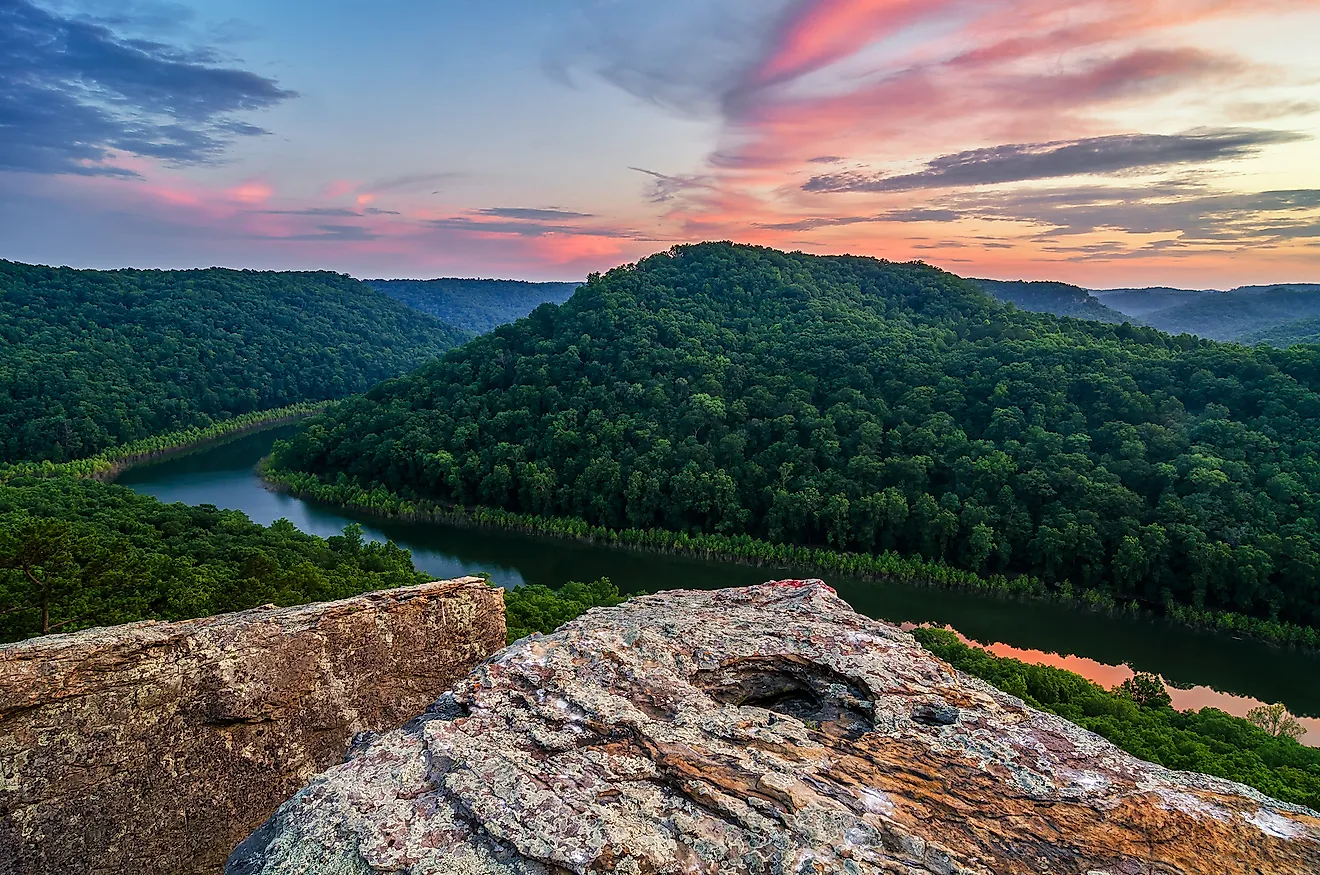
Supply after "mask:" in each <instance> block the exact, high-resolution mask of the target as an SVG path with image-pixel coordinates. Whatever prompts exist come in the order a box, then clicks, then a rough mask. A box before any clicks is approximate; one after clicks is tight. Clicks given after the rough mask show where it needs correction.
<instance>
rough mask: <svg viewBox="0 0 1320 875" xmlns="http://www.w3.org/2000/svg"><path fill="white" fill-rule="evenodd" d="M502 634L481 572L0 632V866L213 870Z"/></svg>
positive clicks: (498, 608) (139, 874)
mask: <svg viewBox="0 0 1320 875" xmlns="http://www.w3.org/2000/svg"><path fill="white" fill-rule="evenodd" d="M503 644H504V608H503V602H502V595H501V592H500V591H499V590H495V589H492V588H490V587H489V586H487V585H486V584H485V583H484V582H482V581H481V580H479V579H477V578H464V579H461V580H453V581H443V582H438V583H431V584H426V585H424V586H417V587H411V588H407V589H398V590H388V591H385V592H377V593H371V594H369V595H364V596H361V597H358V598H351V599H346V600H343V601H338V602H330V603H323V604H313V605H306V606H303V607H297V608H285V609H278V608H273V607H272V608H262V609H257V610H252V611H244V612H242V613H236V614H227V615H224V616H219V617H209V618H207V619H203V620H193V621H189V622H183V623H134V624H131V625H127V626H119V627H114V628H105V629H91V630H88V631H86V632H78V633H75V634H70V635H52V636H48V637H45V638H38V639H34V640H30V641H25V642H22V643H19V644H9V645H4V646H0V873H4V875H39V873H62V875H67V873H108V875H149V873H162V875H166V873H168V875H173V873H202V872H206V873H217V872H219V871H220V870H221V868H222V867H223V866H224V861H225V859H226V857H227V856H228V855H229V853H230V851H232V850H233V848H234V846H235V845H236V844H238V842H239V841H241V840H242V839H243V838H244V837H245V836H246V835H248V834H249V833H250V832H251V831H252V830H253V829H254V828H255V827H256V826H258V825H259V824H260V823H261V822H262V821H263V820H265V819H266V818H267V817H269V816H270V814H271V812H273V811H274V810H275V808H276V807H277V806H278V805H279V804H280V803H281V802H283V801H284V800H285V799H287V798H288V797H289V795H290V794H292V793H293V792H294V791H296V790H297V789H298V788H299V787H301V786H302V785H303V784H304V783H306V781H307V779H308V778H310V777H311V776H313V775H315V774H316V773H317V772H319V771H321V770H323V769H325V768H327V767H329V766H331V765H333V764H335V763H337V762H340V761H341V760H342V759H343V757H344V753H345V749H346V747H347V745H348V742H349V740H350V739H351V738H353V736H354V735H355V733H360V732H365V731H368V730H372V729H375V730H380V729H387V728H393V727H397V726H398V725H399V724H400V723H402V722H403V721H405V720H407V719H408V718H409V717H411V716H412V715H414V714H416V713H418V712H419V711H421V710H422V709H423V708H425V707H426V705H427V703H429V702H431V701H434V699H435V698H436V696H438V695H440V694H441V693H442V692H443V691H444V690H446V689H447V688H448V687H449V686H450V685H451V684H453V683H454V681H455V680H457V679H459V678H462V677H463V676H464V675H466V674H467V673H468V672H469V671H470V670H471V669H472V667H473V666H474V665H476V664H477V663H478V662H480V661H481V660H482V659H484V658H485V657H486V656H488V655H489V654H490V653H492V652H493V651H495V650H496V649H498V648H499V647H501V646H503Z"/></svg>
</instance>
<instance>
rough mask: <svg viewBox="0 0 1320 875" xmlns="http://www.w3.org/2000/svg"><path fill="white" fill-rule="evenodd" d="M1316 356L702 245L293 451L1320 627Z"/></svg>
mask: <svg viewBox="0 0 1320 875" xmlns="http://www.w3.org/2000/svg"><path fill="white" fill-rule="evenodd" d="M1318 390H1320V348H1315V347H1294V348H1292V349H1288V350H1275V349H1269V348H1267V347H1263V346H1262V347H1256V348H1247V347H1243V346H1239V345H1232V344H1222V343H1216V342H1212V341H1205V340H1200V339H1198V338H1194V337H1190V336H1180V337H1171V336H1169V335H1166V334H1163V333H1160V332H1158V331H1156V330H1154V329H1150V328H1141V327H1134V326H1132V325H1117V326H1114V325H1105V324H1099V323H1094V322H1081V321H1077V320H1072V319H1063V318H1058V317H1055V316H1051V315H1046V314H1036V313H1029V312H1022V311H1018V310H1014V309H1012V308H1007V307H1005V306H1003V305H1001V304H999V303H997V302H995V301H993V300H992V299H990V298H989V297H987V296H986V295H984V294H983V293H982V292H981V291H980V290H979V289H977V288H975V287H974V286H973V285H971V284H969V283H967V282H964V281H962V280H960V279H958V278H957V277H955V276H953V275H951V274H948V273H945V272H942V271H940V270H937V269H935V268H932V267H928V266H926V265H923V264H919V263H912V264H893V263H888V262H884V261H878V260H875V259H869V258H857V257H829V258H824V257H815V256H808V255H804V254H801V253H793V254H786V253H782V252H776V251H774V250H769V249H763V248H755V247H748V246H734V245H732V244H701V245H693V246H680V247H677V248H675V249H674V250H672V251H670V252H667V253H662V254H660V255H656V256H653V257H651V258H648V259H646V260H644V261H642V262H640V263H639V264H637V265H630V266H627V267H623V268H618V269H616V270H612V271H610V272H609V273H608V274H606V275H604V276H600V275H595V276H593V277H591V278H590V280H589V282H588V283H587V285H586V286H585V287H583V288H582V289H580V290H579V291H578V292H577V293H576V294H575V295H574V296H573V298H571V299H570V300H569V301H568V302H567V303H566V304H564V305H562V306H558V307H556V306H552V305H543V306H541V307H538V308H537V309H536V310H535V311H533V312H532V314H531V315H530V316H529V317H528V318H525V319H522V320H520V321H518V322H516V323H514V324H512V325H506V326H503V327H501V328H498V329H496V330H495V331H494V332H493V333H491V334H489V335H486V336H484V337H481V338H478V339H477V340H475V341H473V342H471V343H469V344H467V345H465V346H463V347H462V348H460V349H457V350H454V351H452V352H450V353H449V354H448V355H446V356H445V357H444V358H443V359H441V360H438V361H435V362H432V363H430V364H428V365H426V366H424V367H423V368H421V369H419V370H418V371H416V372H414V373H413V374H411V375H409V376H407V377H403V378H399V379H395V380H390V381H387V382H385V383H383V384H382V385H380V386H377V387H376V388H374V389H372V390H371V391H370V392H369V393H368V394H367V395H366V396H363V397H360V398H355V399H350V400H349V401H347V402H345V403H344V404H342V405H339V406H338V408H337V409H335V410H334V411H332V412H331V413H330V414H328V415H326V416H322V417H318V418H316V419H313V420H310V421H309V422H308V423H307V424H306V425H305V426H304V427H303V428H302V429H301V430H300V431H299V433H298V434H297V435H296V436H295V437H294V438H293V439H292V440H291V441H290V442H287V443H284V444H281V445H280V446H279V447H277V452H276V458H275V465H276V467H277V468H282V469H285V470H292V471H302V472H309V473H312V474H315V475H318V476H319V477H321V478H322V479H323V480H324V481H326V482H331V483H333V482H349V483H355V484H358V485H360V486H362V487H363V488H375V487H383V488H385V489H387V490H390V491H391V492H393V493H395V494H398V495H401V496H404V497H406V498H409V499H430V500H438V501H448V502H453V503H457V504H462V505H484V506H489V507H496V508H504V509H508V510H512V511H518V512H522V513H531V514H541V515H556V516H568V517H580V518H583V519H585V520H587V521H589V522H591V523H593V524H597V525H604V526H609V527H613V528H619V527H636V528H663V529H669V530H673V531H679V532H692V533H696V532H716V533H730V534H739V533H747V534H750V535H754V536H756V537H758V538H762V539H767V540H770V541H776V542H785V543H792V544H820V545H830V546H833V547H835V548H836V549H840V550H848V551H864V552H873V551H879V550H886V549H889V550H895V551H897V552H901V553H906V554H919V555H921V556H924V557H926V558H928V559H933V560H941V561H944V562H947V563H950V564H953V565H956V566H959V567H962V568H966V569H971V570H975V571H979V572H983V573H1007V574H1015V573H1029V574H1032V575H1035V576H1037V577H1040V578H1041V579H1043V580H1045V581H1046V582H1048V583H1049V584H1050V585H1052V586H1054V587H1056V588H1058V589H1059V590H1061V591H1069V592H1071V591H1085V590H1097V591H1103V592H1105V593H1106V594H1108V595H1109V596H1110V597H1112V598H1114V599H1116V600H1118V601H1120V602H1128V601H1139V602H1145V603H1149V604H1153V605H1159V604H1161V603H1172V602H1178V603H1184V604H1190V605H1194V606H1196V607H1198V608H1207V609H1226V610H1233V611H1237V612H1241V613H1246V614H1250V615H1254V616H1258V617H1265V618H1270V619H1283V620H1289V621H1292V622H1296V623H1301V624H1308V625H1313V626H1314V625H1317V624H1320V529H1318V528H1317V523H1316V508H1317V506H1318V505H1320V502H1317V497H1320V391H1318Z"/></svg>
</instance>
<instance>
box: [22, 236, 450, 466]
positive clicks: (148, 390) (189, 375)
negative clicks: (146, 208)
mask: <svg viewBox="0 0 1320 875" xmlns="http://www.w3.org/2000/svg"><path fill="white" fill-rule="evenodd" d="M460 339H461V335H460V334H459V333H458V332H456V331H454V330H453V329H452V328H450V327H448V326H446V325H444V324H442V323H441V322H440V321H439V320H437V319H435V318H433V317H431V316H428V315H426V314H423V313H418V312H416V311H413V310H410V309H408V308H407V307H405V306H404V305H402V304H400V303H398V302H396V301H393V300H391V299H390V298H388V297H386V296H385V295H383V294H380V293H379V292H376V291H374V290H372V289H371V288H370V287H368V286H367V285H365V284H363V283H360V282H358V281H357V280H354V279H352V278H350V277H347V276H343V275H341V274H335V273H327V272H320V273H272V272H258V271H247V270H244V271H237V270H220V269H214V268H213V269H210V270H186V271H167V270H114V271H97V270H72V269H69V268H51V267H41V266H37V265H27V264H17V263H14V262H10V261H0V462H12V461H18V460H24V459H28V460H38V461H39V460H46V459H49V460H51V461H55V462H62V461H67V460H70V459H77V458H85V457H87V456H91V455H95V454H96V453H98V452H100V451H101V450H104V449H106V448H107V447H111V446H114V445H117V444H123V443H127V442H130V441H134V440H137V439H140V438H144V437H149V436H153V435H158V434H162V433H165V432H170V431H177V430H181V429H186V428H189V427H193V426H199V427H205V426H208V425H211V424H212V423H214V422H216V421H219V420H224V419H227V418H229V417H232V416H234V415H237V414H243V413H249V412H253V411H257V410H265V409H269V408H274V407H283V406H286V405H289V404H294V403H297V402H304V401H320V400H326V399H332V398H340V397H343V396H345V395H349V394H352V393H355V392H362V391H364V390H365V389H367V388H368V387H370V386H371V385H373V384H374V383H376V382H378V381H380V380H382V379H385V378H386V377H392V376H396V375H398V374H402V373H405V372H407V371H408V370H410V369H412V368H414V367H416V366H417V365H419V364H421V363H422V362H424V361H426V360H427V359H429V358H431V357H432V356H435V355H437V354H438V353H440V352H442V351H444V350H445V349H448V348H449V347H451V346H453V345H454V344H455V343H457V342H458V341H459V340H460Z"/></svg>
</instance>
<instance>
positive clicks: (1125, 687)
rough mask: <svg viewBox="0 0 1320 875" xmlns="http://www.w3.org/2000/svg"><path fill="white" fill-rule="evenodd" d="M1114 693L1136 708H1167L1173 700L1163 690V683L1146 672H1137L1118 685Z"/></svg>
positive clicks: (1167, 692)
mask: <svg viewBox="0 0 1320 875" xmlns="http://www.w3.org/2000/svg"><path fill="white" fill-rule="evenodd" d="M1114 692H1115V693H1116V694H1118V695H1120V696H1123V697H1124V698H1126V699H1131V700H1132V701H1133V702H1134V703H1135V704H1136V706H1137V707H1138V708H1168V707H1170V706H1171V705H1172V704H1173V698H1172V697H1171V696H1170V695H1169V691H1168V690H1167V689H1165V687H1164V682H1163V681H1162V680H1160V679H1159V678H1158V677H1156V676H1155V675H1153V674H1148V673H1146V672H1140V671H1139V672H1137V673H1136V674H1135V675H1134V676H1133V677H1130V678H1128V679H1127V680H1125V681H1123V683H1121V684H1119V685H1118V686H1117V687H1116V688H1115V689H1114Z"/></svg>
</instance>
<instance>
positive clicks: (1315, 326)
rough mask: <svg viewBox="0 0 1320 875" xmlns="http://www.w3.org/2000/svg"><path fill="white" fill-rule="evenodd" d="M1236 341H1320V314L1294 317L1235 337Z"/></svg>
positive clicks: (1289, 343) (1273, 343) (1284, 343)
mask: <svg viewBox="0 0 1320 875" xmlns="http://www.w3.org/2000/svg"><path fill="white" fill-rule="evenodd" d="M1237 341H1238V343H1268V344H1269V345H1270V346H1292V345H1293V344H1294V343H1320V316H1316V317H1312V318H1310V319H1296V320H1294V321H1292V322H1285V323H1283V324H1282V325H1276V326H1274V327H1273V328H1266V329H1264V330H1263V331H1251V332H1248V333H1247V334H1244V335H1242V336H1241V337H1239V338H1237Z"/></svg>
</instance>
